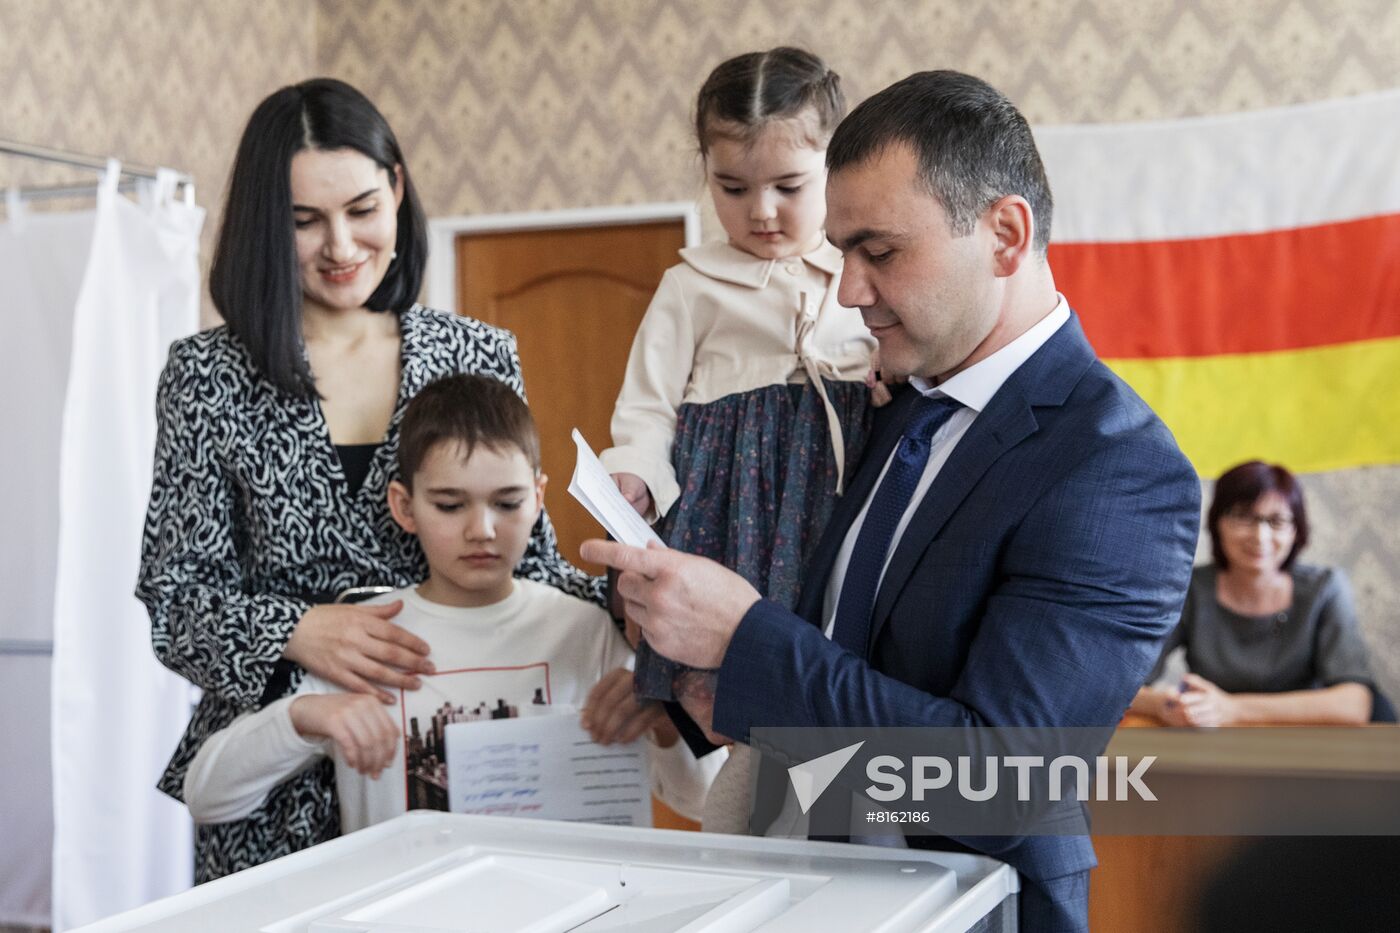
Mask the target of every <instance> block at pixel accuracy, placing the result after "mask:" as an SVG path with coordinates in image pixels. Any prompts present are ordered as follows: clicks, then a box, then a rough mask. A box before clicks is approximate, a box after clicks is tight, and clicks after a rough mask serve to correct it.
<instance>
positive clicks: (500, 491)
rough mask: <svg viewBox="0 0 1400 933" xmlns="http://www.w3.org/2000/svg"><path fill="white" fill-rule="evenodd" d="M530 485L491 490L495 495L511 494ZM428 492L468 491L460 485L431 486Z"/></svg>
mask: <svg viewBox="0 0 1400 933" xmlns="http://www.w3.org/2000/svg"><path fill="white" fill-rule="evenodd" d="M529 488H530V487H528V486H502V487H501V488H500V489H493V490H491V495H493V496H503V495H510V494H512V493H521V492H525V491H526V490H527V489H529ZM428 492H429V493H431V494H433V495H438V496H465V495H467V491H466V490H465V489H463V488H461V487H460V486H429V487H428Z"/></svg>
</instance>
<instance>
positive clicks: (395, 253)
mask: <svg viewBox="0 0 1400 933" xmlns="http://www.w3.org/2000/svg"><path fill="white" fill-rule="evenodd" d="M398 258H399V251H398V250H394V251H393V252H392V253H390V254H389V261H390V262H393V261H394V260H395V259H398Z"/></svg>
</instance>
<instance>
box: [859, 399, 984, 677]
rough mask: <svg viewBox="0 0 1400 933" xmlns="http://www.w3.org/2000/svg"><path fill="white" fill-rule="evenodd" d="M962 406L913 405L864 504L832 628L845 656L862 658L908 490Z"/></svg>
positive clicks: (952, 401)
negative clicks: (941, 431) (936, 437)
mask: <svg viewBox="0 0 1400 933" xmlns="http://www.w3.org/2000/svg"><path fill="white" fill-rule="evenodd" d="M962 407H963V406H962V403H961V402H959V401H957V400H955V399H951V398H948V397H946V396H938V397H934V398H930V397H928V396H924V397H923V398H920V399H919V400H918V401H916V402H915V403H914V406H913V410H912V411H911V412H910V413H909V420H908V422H907V423H906V424H905V426H904V434H903V436H901V437H900V439H899V444H898V446H896V447H895V451H894V457H893V458H891V460H890V467H889V469H888V470H886V471H885V475H884V477H883V478H882V479H881V480H880V485H879V487H878V488H877V489H876V490H875V495H874V496H872V497H871V499H870V508H869V509H867V510H866V513H865V521H864V522H862V523H861V526H860V533H859V534H857V535H856V544H855V548H854V549H852V551H851V559H850V562H849V563H848V564H847V565H846V576H845V578H844V579H843V580H842V581H841V599H840V601H839V602H838V603H837V604H836V624H835V626H834V627H833V628H832V632H831V640H832V641H834V642H836V643H837V644H838V645H840V646H841V647H842V648H845V649H846V650H847V651H852V652H854V653H855V654H858V655H860V656H861V657H865V652H866V647H867V643H868V642H869V641H870V614H871V612H872V611H873V610H874V608H875V593H876V590H877V589H878V588H879V584H880V576H881V574H883V573H884V569H885V557H886V555H887V554H888V553H889V550H890V541H891V539H892V538H893V537H894V530H895V529H896V528H897V527H899V520H900V518H901V517H903V515H904V511H905V509H907V508H908V507H909V500H910V499H911V498H912V497H913V495H914V489H915V487H917V486H918V485H919V478H920V477H921V476H923V474H924V467H925V466H927V465H928V454H929V448H930V447H931V446H932V440H933V435H934V433H935V432H937V431H938V429H939V428H940V427H942V426H943V423H944V422H946V421H947V420H948V419H949V418H951V417H952V416H953V413H954V412H955V411H957V410H958V409H960V408H962Z"/></svg>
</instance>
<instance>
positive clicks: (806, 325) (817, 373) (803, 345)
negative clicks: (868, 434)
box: [797, 292, 846, 496]
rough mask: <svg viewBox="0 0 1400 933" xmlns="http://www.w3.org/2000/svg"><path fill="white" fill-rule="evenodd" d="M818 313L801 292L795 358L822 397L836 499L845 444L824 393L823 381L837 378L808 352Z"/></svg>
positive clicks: (841, 486) (833, 370) (816, 306)
mask: <svg viewBox="0 0 1400 933" xmlns="http://www.w3.org/2000/svg"><path fill="white" fill-rule="evenodd" d="M820 310H821V307H820V305H819V304H818V303H817V302H816V301H815V300H814V299H813V298H812V296H811V295H810V294H808V293H807V292H802V293H801V305H800V307H799V308H798V309H797V359H798V361H799V362H801V363H802V368H803V369H805V370H806V371H807V378H808V379H810V380H812V385H813V386H815V387H816V389H817V394H818V395H820V396H821V397H822V405H823V406H824V407H825V408H826V426H827V429H828V430H829V431H830V432H831V447H832V450H833V451H834V452H835V454H836V494H837V495H838V496H839V495H840V494H841V493H842V492H843V491H844V490H845V478H846V441H845V438H844V437H843V436H842V433H841V419H840V418H838V417H837V415H836V406H835V405H833V404H832V402H831V398H830V397H829V396H828V395H827V393H826V382H825V381H824V380H825V379H832V380H835V379H836V378H837V376H838V373H837V370H836V367H835V366H834V365H833V364H832V363H831V361H829V360H824V359H822V358H820V357H818V356H816V355H814V353H813V352H812V341H813V340H814V339H815V335H816V330H817V314H818V312H820Z"/></svg>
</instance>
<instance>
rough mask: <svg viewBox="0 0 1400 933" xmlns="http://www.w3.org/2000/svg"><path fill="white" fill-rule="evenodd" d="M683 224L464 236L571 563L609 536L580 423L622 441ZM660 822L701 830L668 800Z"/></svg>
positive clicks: (467, 294)
mask: <svg viewBox="0 0 1400 933" xmlns="http://www.w3.org/2000/svg"><path fill="white" fill-rule="evenodd" d="M684 245H685V226H684V224H683V222H682V221H680V220H676V221H667V222H662V223H646V224H628V225H619V226H609V227H576V228H571V229H565V230H531V231H523V232H512V233H487V234H467V235H463V236H460V237H458V238H457V307H458V308H459V309H460V310H461V312H462V313H463V314H469V315H471V316H472V317H475V318H479V319H480V320H483V321H485V322H487V323H488V324H494V325H496V326H497V327H504V328H506V329H508V330H511V331H513V332H514V333H515V336H516V340H517V341H518V343H519V347H520V365H521V367H522V369H523V370H524V372H525V389H526V393H527V394H528V395H529V398H530V410H531V411H532V412H533V413H534V415H535V422H536V423H537V424H538V425H539V429H540V447H541V450H540V459H541V460H542V461H543V466H544V472H545V474H546V475H547V476H549V486H548V487H547V488H546V489H545V506H546V508H548V510H549V516H550V519H551V520H552V521H553V522H554V528H555V530H556V531H557V532H558V533H559V549H560V550H561V551H562V552H563V554H564V556H565V557H567V558H568V559H569V560H571V561H573V562H574V563H575V564H577V565H578V566H579V567H582V568H583V569H585V570H587V571H588V572H589V573H595V574H596V573H602V572H603V568H602V567H601V566H596V565H591V564H584V563H583V562H582V561H580V560H579V556H578V549H579V544H580V543H581V542H582V541H583V540H584V539H585V538H596V537H600V536H601V535H602V533H603V531H602V528H600V527H599V526H598V523H597V522H595V521H594V520H593V518H592V516H590V515H589V514H588V512H587V511H585V510H584V508H583V506H581V505H579V504H578V503H577V502H575V501H574V498H573V497H572V496H570V495H569V477H571V476H572V475H573V472H574V442H573V440H572V439H571V438H570V433H571V432H572V430H573V429H574V428H575V427H577V428H578V429H579V430H580V431H582V432H583V436H584V437H585V438H587V439H588V443H589V444H590V445H592V447H593V449H594V450H595V451H602V450H603V449H605V448H607V447H611V446H612V433H611V431H610V430H609V422H610V421H611V420H612V410H613V403H614V402H616V401H617V392H618V389H620V388H621V387H622V376H623V372H624V371H625V370H626V368H627V354H628V352H629V351H630V350H631V348H632V336H633V334H635V333H636V332H637V325H638V324H640V323H641V321H642V315H643V314H645V313H646V309H647V305H648V304H649V303H650V302H651V296H652V294H653V293H654V292H655V291H656V287H657V286H658V285H660V284H661V274H662V273H663V272H665V271H666V270H667V269H668V268H670V267H671V266H673V265H675V264H676V263H677V262H679V261H680V260H679V259H678V258H677V256H676V251H677V250H679V249H680V248H681V247H682V246H684ZM652 814H653V820H654V822H655V825H656V826H658V827H660V828H662V829H690V830H697V829H699V828H700V827H699V824H697V823H693V822H691V821H690V820H687V819H685V818H684V817H682V816H680V815H679V814H677V813H675V812H674V811H672V810H671V809H670V808H668V807H667V806H666V805H665V804H663V803H661V801H659V800H653V805H652Z"/></svg>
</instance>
